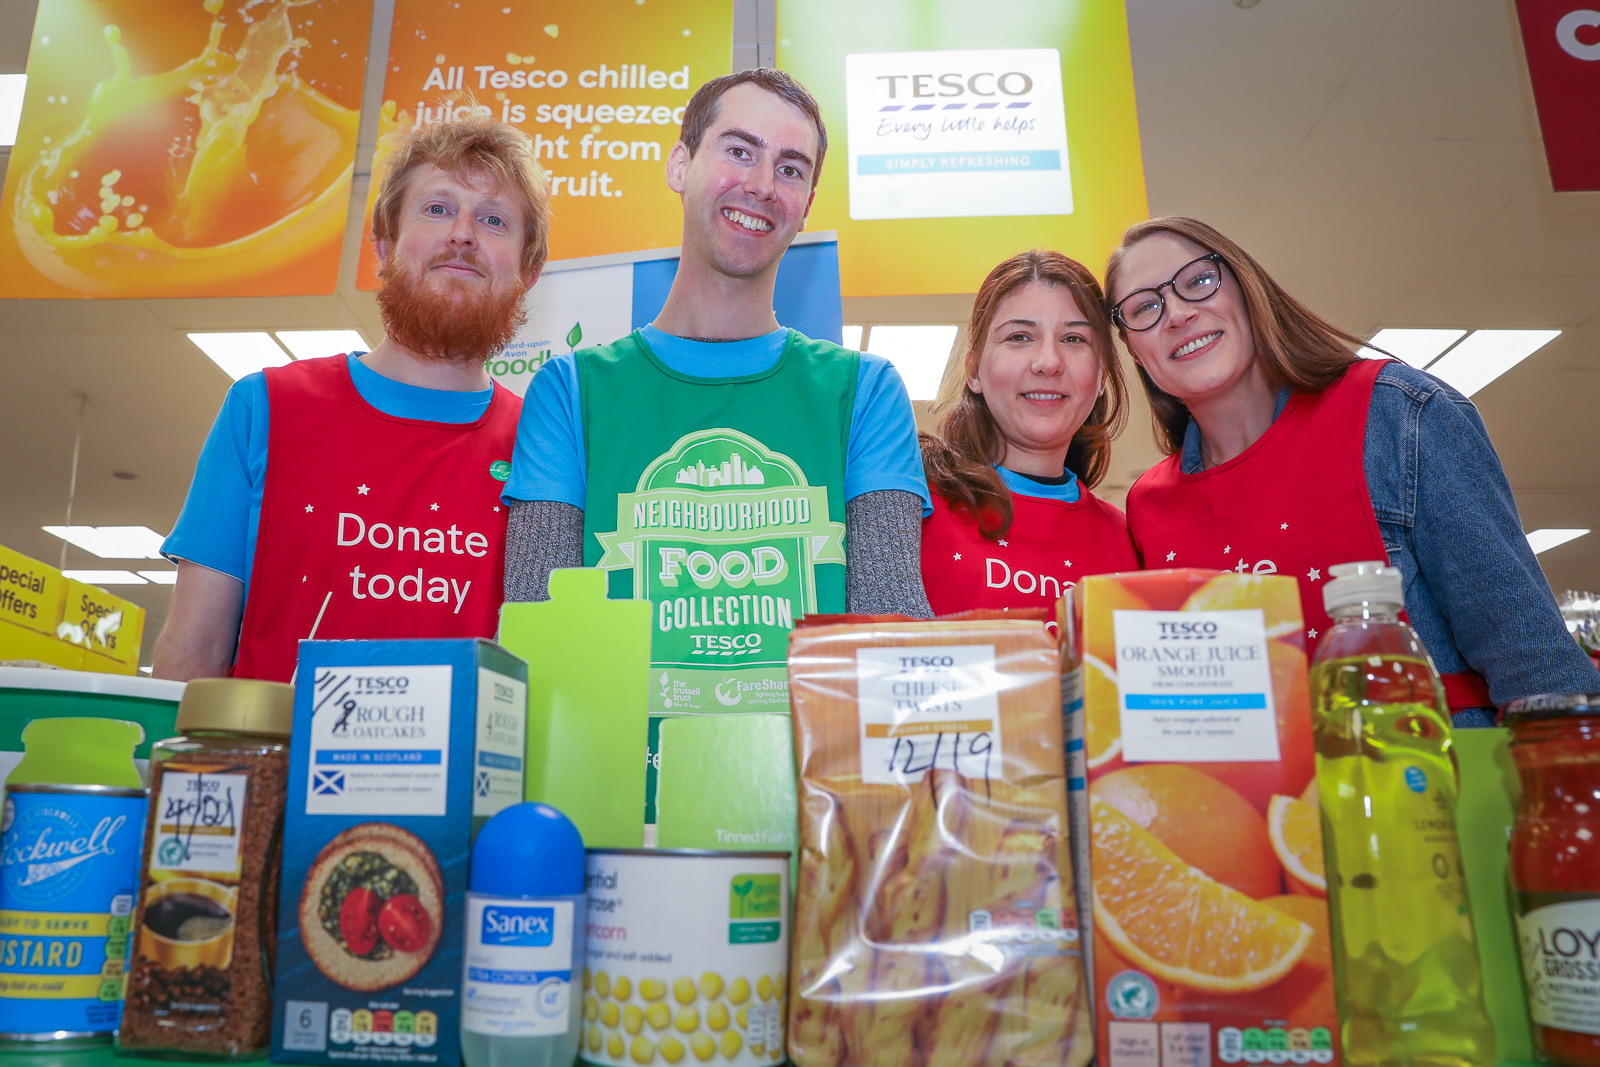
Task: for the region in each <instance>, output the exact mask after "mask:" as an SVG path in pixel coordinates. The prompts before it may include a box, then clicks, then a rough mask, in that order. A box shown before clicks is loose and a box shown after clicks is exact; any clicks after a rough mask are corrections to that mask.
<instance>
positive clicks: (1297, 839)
mask: <svg viewBox="0 0 1600 1067" xmlns="http://www.w3.org/2000/svg"><path fill="white" fill-rule="evenodd" d="M1315 781H1316V780H1315V779H1313V780H1312V784H1313V785H1314V784H1315ZM1267 834H1268V836H1269V837H1270V838H1271V839H1272V850H1273V851H1274V852H1276V853H1277V854H1278V862H1279V863H1281V864H1283V873H1284V874H1286V875H1288V877H1289V885H1290V888H1292V889H1294V890H1295V891H1296V892H1300V893H1305V894H1307V895H1309V896H1314V897H1325V896H1327V895H1328V877H1327V874H1326V873H1325V868H1324V867H1323V857H1322V817H1321V813H1320V812H1319V811H1318V809H1317V806H1316V805H1315V804H1308V803H1306V801H1304V800H1301V799H1299V798H1296V797H1286V796H1274V797H1273V798H1272V800H1271V801H1269V802H1268V803H1267Z"/></svg>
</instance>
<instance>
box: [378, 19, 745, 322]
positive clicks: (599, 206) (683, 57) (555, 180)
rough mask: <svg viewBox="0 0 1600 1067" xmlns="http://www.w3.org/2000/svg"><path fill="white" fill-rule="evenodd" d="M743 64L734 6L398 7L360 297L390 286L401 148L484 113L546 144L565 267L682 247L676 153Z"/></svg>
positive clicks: (557, 250) (554, 254) (553, 252)
mask: <svg viewBox="0 0 1600 1067" xmlns="http://www.w3.org/2000/svg"><path fill="white" fill-rule="evenodd" d="M732 55H733V6H732V5H731V4H729V3H728V2H727V0H673V2H671V3H661V2H651V3H642V2H641V3H629V2H628V0H614V2H613V3H608V4H604V5H597V4H596V3H595V2H594V0H542V2H541V3H539V4H515V5H512V6H510V7H503V6H502V5H499V4H476V5H470V4H469V5H465V6H462V5H449V4H439V3H435V2H433V0H396V2H395V8H394V29H393V31H392V33H391V34H390V37H389V61H388V63H387V64H386V69H387V74H386V76H385V79H384V85H383V110H382V113H381V115H380V117H379V120H378V148H377V155H376V157H375V158H374V159H373V164H372V186H371V188H370V189H369V191H368V193H367V209H366V221H365V224H364V225H365V227H366V230H365V232H366V238H367V239H366V240H365V241H363V242H362V245H361V264H360V268H359V270H358V272H357V276H356V277H357V282H356V284H357V286H358V288H361V289H369V290H370V289H376V288H377V287H378V277H377V267H378V259H377V253H376V251H375V249H374V247H373V245H372V205H373V203H374V202H375V201H376V199H377V194H378V189H379V187H380V185H381V181H382V177H383V167H384V162H385V160H386V159H387V157H388V154H389V152H390V151H391V150H392V148H393V145H394V143H395V140H396V139H397V138H398V137H399V136H400V135H402V134H404V133H406V132H408V131H410V130H414V129H418V128H420V127H421V126H422V125H423V124H424V123H432V122H439V121H442V120H446V119H448V118H449V117H450V116H452V115H462V114H465V113H466V112H465V111H464V110H463V109H464V108H467V107H468V106H470V104H471V102H472V101H476V103H477V105H478V106H479V107H482V108H486V109H487V112H488V114H489V115H491V116H492V117H494V118H497V119H499V120H501V121H502V122H508V123H511V124H512V125H514V126H517V127H518V128H520V129H521V130H522V131H523V132H525V133H527V134H528V136H530V137H532V138H533V139H534V145H535V148H536V149H537V151H538V153H539V160H540V162H541V163H542V164H543V165H544V167H545V169H546V170H547V171H548V172H549V174H550V183H551V194H552V195H551V200H550V206H551V213H552V215H553V216H554V219H553V224H552V227H551V233H550V258H551V259H572V258H576V257H582V256H597V255H604V254H608V253H612V252H630V251H634V250H636V249H641V248H664V247H669V246H672V245H676V244H679V243H680V242H681V241H682V238H683V225H682V218H683V212H682V210H681V209H680V207H679V202H678V197H677V195H676V194H674V193H673V192H672V191H671V190H670V189H668V188H667V186H666V182H665V180H664V178H663V173H664V170H665V167H666V159H667V154H668V152H670V151H671V150H672V146H673V144H675V143H676V142H677V140H678V131H679V124H680V123H681V122H682V121H683V108H684V105H685V104H687V103H688V102H689V97H690V96H692V95H693V94H694V90H695V89H696V88H698V87H699V86H700V85H701V84H702V83H703V82H706V81H708V80H709V79H711V78H714V77H716V76H717V75H719V74H727V73H728V72H729V70H730V69H731V68H732Z"/></svg>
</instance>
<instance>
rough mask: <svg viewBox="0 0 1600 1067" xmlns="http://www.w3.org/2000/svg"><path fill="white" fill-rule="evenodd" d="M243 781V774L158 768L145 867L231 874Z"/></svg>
mask: <svg viewBox="0 0 1600 1067" xmlns="http://www.w3.org/2000/svg"><path fill="white" fill-rule="evenodd" d="M249 783H250V776H249V775H247V774H205V773H201V772H190V771H183V770H167V771H166V772H164V773H163V774H162V775H161V794H160V797H159V798H158V800H157V801H156V803H157V804H158V805H159V807H158V808H157V814H156V820H155V843H154V846H153V847H152V849H151V851H150V869H151V870H152V871H175V872H178V871H181V872H187V873H210V874H220V875H227V876H230V877H233V878H237V877H238V875H239V839H240V836H241V835H242V833H243V831H244V811H245V799H246V796H247V791H248V788H249Z"/></svg>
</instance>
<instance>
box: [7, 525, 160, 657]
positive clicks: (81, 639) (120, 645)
mask: <svg viewBox="0 0 1600 1067" xmlns="http://www.w3.org/2000/svg"><path fill="white" fill-rule="evenodd" d="M143 639H144V609H143V608H141V607H140V606H139V605H137V604H134V603H130V602H129V601H126V600H124V599H122V598H121V597H119V596H114V595H113V594H111V593H108V592H106V591H105V590H104V589H100V588H98V587H96V586H92V585H87V584H85V583H83V582H79V581H74V580H73V579H71V578H67V577H65V576H64V575H63V574H62V573H61V572H60V571H58V570H56V569H55V568H54V567H51V566H47V565H46V564H43V563H40V562H39V561H38V560H36V559H30V558H29V557H27V556H24V555H23V554H22V553H20V552H13V551H12V550H11V549H9V548H5V547H3V546H0V661H19V660H20V661H25V662H26V661H36V662H39V663H48V664H51V665H53V666H57V667H68V668H71V669H73V670H80V671H99V672H101V673H104V674H133V673H135V672H137V671H138V669H139V647H140V644H141V643H142V641H143Z"/></svg>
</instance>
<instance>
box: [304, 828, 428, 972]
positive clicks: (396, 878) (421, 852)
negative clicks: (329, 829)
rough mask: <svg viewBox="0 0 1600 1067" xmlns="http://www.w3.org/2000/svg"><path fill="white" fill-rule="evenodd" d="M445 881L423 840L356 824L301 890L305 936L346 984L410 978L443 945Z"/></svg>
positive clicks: (319, 960)
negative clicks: (441, 937) (441, 934)
mask: <svg viewBox="0 0 1600 1067" xmlns="http://www.w3.org/2000/svg"><path fill="white" fill-rule="evenodd" d="M443 927H444V884H443V881H442V879H441V877H440V873H439V861H438V860H437V859H435V858H434V855H433V852H432V851H431V850H430V849H429V848H428V846H427V845H426V844H424V843H423V842H422V839H421V838H419V837H417V836H416V835H415V834H413V833H411V832H410V831H408V830H404V829H401V828H400V827H398V826H395V825H393V824H391V823H363V824H362V825H359V826H352V827H350V828H349V829H348V830H345V831H344V832H343V833H341V834H339V835H338V836H337V837H335V838H334V839H333V840H332V841H329V842H328V843H327V845H325V846H324V847H323V849H322V851H321V852H319V853H318V854H317V858H316V860H315V861H313V862H312V864H311V870H310V871H309V872H308V874H307V876H306V881H305V886H304V888H303V889H301V891H300V939H301V941H302V942H303V943H304V944H305V948H306V954H307V955H308V956H310V957H311V961H312V962H313V963H315V964H316V965H317V969H318V970H319V971H321V972H322V973H323V974H325V975H327V977H328V978H329V979H330V980H332V981H334V982H337V983H339V984H340V985H342V986H344V987H345V988H346V989H355V990H360V991H364V992H366V991H372V990H377V989H386V988H388V987H390V986H394V985H399V984H400V983H402V982H405V981H408V980H409V979H411V978H412V977H413V976H414V975H415V974H416V973H417V972H418V971H420V970H421V969H422V967H423V965H424V964H426V963H427V962H428V959H429V957H431V956H432V955H433V950H434V949H435V948H436V947H437V946H438V944H439V935H440V933H441V932H442V930H443Z"/></svg>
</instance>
